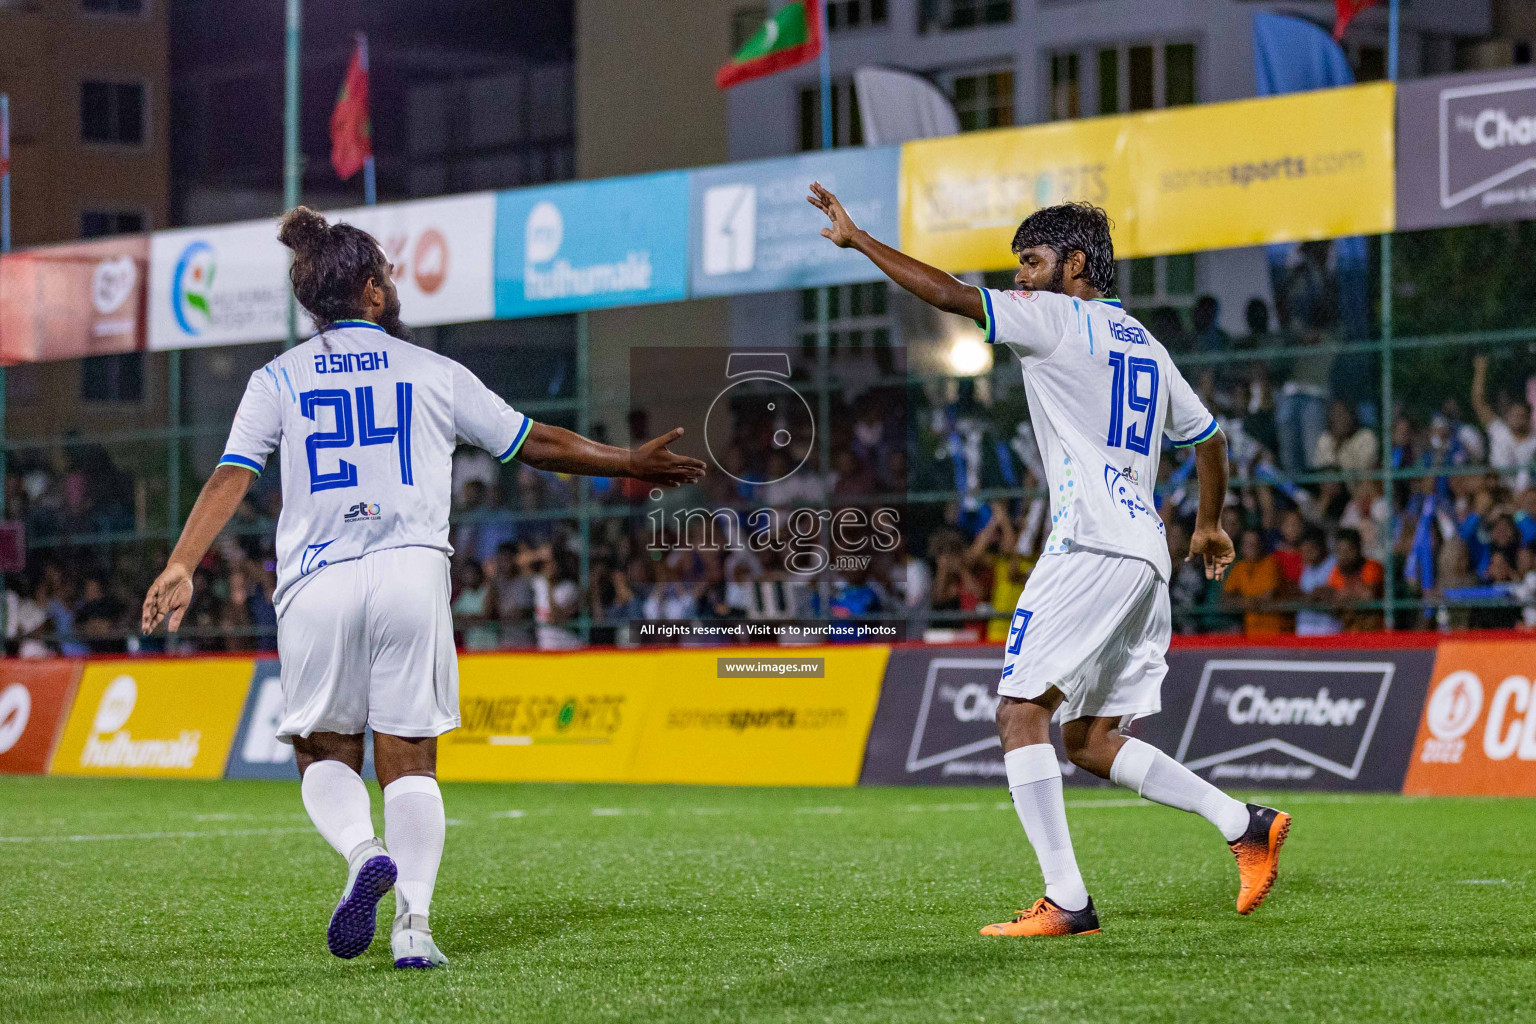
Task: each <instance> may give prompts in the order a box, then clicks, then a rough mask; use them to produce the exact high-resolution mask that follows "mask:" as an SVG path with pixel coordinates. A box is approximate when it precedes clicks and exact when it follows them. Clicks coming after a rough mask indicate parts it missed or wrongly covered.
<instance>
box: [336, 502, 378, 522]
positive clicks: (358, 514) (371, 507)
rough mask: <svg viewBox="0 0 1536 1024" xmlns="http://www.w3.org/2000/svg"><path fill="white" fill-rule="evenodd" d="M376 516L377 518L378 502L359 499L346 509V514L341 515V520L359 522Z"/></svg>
mask: <svg viewBox="0 0 1536 1024" xmlns="http://www.w3.org/2000/svg"><path fill="white" fill-rule="evenodd" d="M377 518H379V506H378V504H377V503H375V504H369V503H368V502H366V501H360V502H358V503H357V504H356V505H353V506H352V507H351V508H349V509H347V513H346V515H344V516H342V521H343V522H348V523H361V522H364V521H365V520H374V519H377Z"/></svg>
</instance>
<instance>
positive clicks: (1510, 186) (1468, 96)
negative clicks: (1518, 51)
mask: <svg viewBox="0 0 1536 1024" xmlns="http://www.w3.org/2000/svg"><path fill="white" fill-rule="evenodd" d="M1397 96H1398V100H1397V104H1398V106H1397V226H1398V229H1399V230H1403V231H1413V230H1417V229H1420V228H1438V227H1450V226H1452V225H1456V224H1482V223H1487V222H1490V221H1503V220H1529V219H1531V218H1533V217H1536V71H1533V70H1532V69H1531V68H1530V67H1519V68H1510V69H1508V70H1504V71H1486V72H1476V73H1472V74H1463V75H1446V76H1443V77H1440V78H1423V79H1419V80H1417V81H1412V82H1406V83H1404V84H1402V85H1400V86H1398V90H1397Z"/></svg>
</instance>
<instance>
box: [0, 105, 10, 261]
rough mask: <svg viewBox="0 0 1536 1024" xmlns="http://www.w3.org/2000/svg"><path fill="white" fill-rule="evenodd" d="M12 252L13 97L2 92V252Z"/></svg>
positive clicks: (0, 188)
mask: <svg viewBox="0 0 1536 1024" xmlns="http://www.w3.org/2000/svg"><path fill="white" fill-rule="evenodd" d="M10 251H11V97H10V96H9V95H7V94H6V93H3V92H0V252H10Z"/></svg>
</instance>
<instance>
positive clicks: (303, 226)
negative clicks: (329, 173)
mask: <svg viewBox="0 0 1536 1024" xmlns="http://www.w3.org/2000/svg"><path fill="white" fill-rule="evenodd" d="M277 240H278V241H280V242H282V243H283V244H284V245H286V246H287V247H288V248H290V249H292V250H293V266H292V267H290V268H289V270H288V279H289V281H291V282H292V284H293V295H294V297H295V298H296V299H298V300H299V305H301V306H303V307H304V309H305V310H306V311H307V312H308V313H309V315H310V316H311V317H313V318H314V321H315V327H316V329H317V330H320V331H324V330H325V329H326V328H328V327H330V326H331V325H333V324H335V323H336V322H337V321H338V320H354V319H358V318H360V317H362V316H363V315H364V314H365V312H366V311H365V310H364V308H363V305H362V296H363V287H364V286H365V285H367V283H368V281H369V279H370V278H371V279H372V280H374V281H377V282H379V283H380V284H381V285H382V284H386V283H387V282H388V281H389V260H388V259H387V258H386V257H385V255H384V250H383V249H381V248H380V247H379V243H378V242H377V241H375V240H374V237H373V236H372V235H370V234H369V233H368V232H366V231H364V230H362V229H361V228H355V227H353V226H352V225H351V224H329V223H327V222H326V219H325V218H324V217H322V216H321V215H320V214H318V213H316V212H315V211H314V210H311V209H310V208H309V207H307V206H295V207H294V208H293V209H291V210H289V211H288V213H287V214H285V215H284V216H283V221H282V224H281V225H280V226H279V227H278V229H277ZM381 326H384V327H385V328H386V329H388V328H389V326H390V325H387V324H385V325H381ZM390 333H392V334H393V333H395V332H394V331H391V332H390Z"/></svg>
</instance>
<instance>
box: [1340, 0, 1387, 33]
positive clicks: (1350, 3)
mask: <svg viewBox="0 0 1536 1024" xmlns="http://www.w3.org/2000/svg"><path fill="white" fill-rule="evenodd" d="M1377 2H1378V0H1333V6H1334V9H1335V10H1336V11H1337V12H1338V13H1337V15H1336V17H1335V18H1334V21H1333V38H1334V39H1335V40H1338V39H1343V38H1344V30H1345V29H1347V28H1349V23H1350V22H1351V21H1353V20H1354V18H1355V15H1357V14H1359V13H1360V12H1361V11H1363V10H1365V9H1366V8H1367V7H1370V6H1372V5H1374V4H1375V3H1377Z"/></svg>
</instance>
